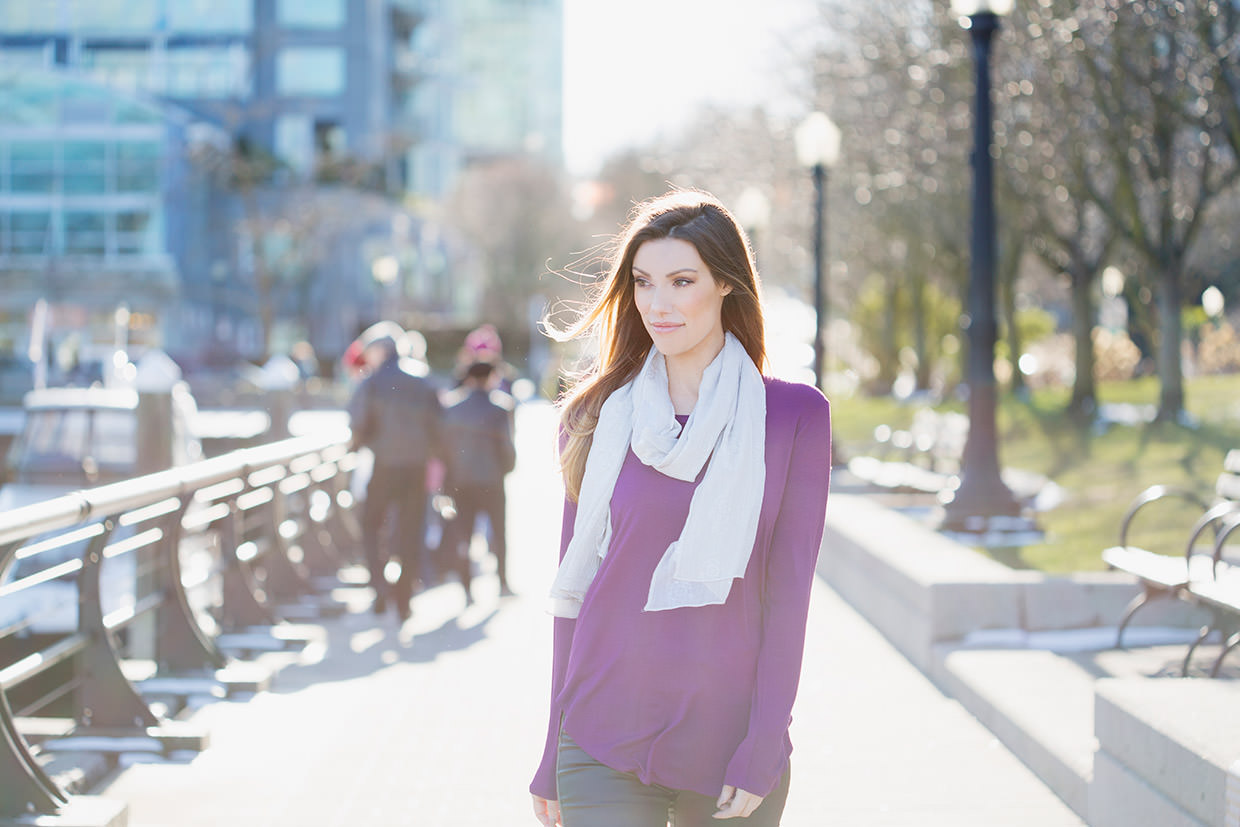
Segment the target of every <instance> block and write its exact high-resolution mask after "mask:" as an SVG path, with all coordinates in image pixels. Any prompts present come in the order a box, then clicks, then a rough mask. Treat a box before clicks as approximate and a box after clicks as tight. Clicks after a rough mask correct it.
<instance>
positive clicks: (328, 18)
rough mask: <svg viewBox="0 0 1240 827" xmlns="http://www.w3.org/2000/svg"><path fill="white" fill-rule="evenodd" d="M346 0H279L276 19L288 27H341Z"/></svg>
mask: <svg viewBox="0 0 1240 827" xmlns="http://www.w3.org/2000/svg"><path fill="white" fill-rule="evenodd" d="M345 14H346V6H345V0H277V4H276V20H277V22H278V23H279V24H280V25H281V26H283V27H284V28H286V29H339V28H341V27H343V26H344V21H345Z"/></svg>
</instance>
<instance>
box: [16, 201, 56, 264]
mask: <svg viewBox="0 0 1240 827" xmlns="http://www.w3.org/2000/svg"><path fill="white" fill-rule="evenodd" d="M51 231H52V214H51V212H50V211H48V210H13V211H12V212H11V213H9V236H8V249H7V250H6V251H5V252H8V253H11V254H13V255H27V256H30V255H36V256H37V255H44V254H46V253H49V252H51V251H52V245H51V238H50V236H51Z"/></svg>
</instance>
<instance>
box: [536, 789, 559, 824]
mask: <svg viewBox="0 0 1240 827" xmlns="http://www.w3.org/2000/svg"><path fill="white" fill-rule="evenodd" d="M534 815H536V816H538V821H539V822H540V823H541V824H542V825H543V827H562V824H561V822H560V802H559V801H549V800H547V799H545V798H543V797H542V796H539V795H536V796H534Z"/></svg>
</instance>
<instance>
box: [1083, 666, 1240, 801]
mask: <svg viewBox="0 0 1240 827" xmlns="http://www.w3.org/2000/svg"><path fill="white" fill-rule="evenodd" d="M1095 698H1096V700H1095V711H1094V731H1095V733H1096V734H1097V737H1098V745H1099V750H1100V753H1106V755H1107V759H1108V760H1112V761H1114V762H1116V763H1117V764H1118V765H1120V766H1121V767H1123V768H1124V769H1125V770H1126V771H1127V772H1128V773H1130V774H1131V775H1133V776H1134V777H1136V778H1138V779H1140V780H1141V781H1143V782H1145V783H1146V784H1148V785H1149V786H1150V787H1152V788H1153V789H1155V790H1157V791H1158V792H1159V793H1160V794H1161V795H1162V796H1164V797H1165V798H1167V799H1168V800H1169V801H1171V802H1172V803H1174V804H1175V805H1176V806H1177V807H1179V808H1180V809H1182V810H1184V811H1185V812H1186V813H1188V814H1190V815H1191V816H1192V817H1193V818H1195V819H1197V820H1199V821H1201V822H1203V823H1205V824H1223V823H1224V820H1225V818H1226V808H1227V800H1226V799H1227V786H1228V776H1229V769H1230V768H1231V767H1232V766H1233V765H1234V764H1235V763H1236V761H1237V760H1240V715H1237V714H1236V711H1237V710H1240V684H1237V683H1236V682H1235V681H1231V680H1209V679H1203V678H1145V679H1142V678H1103V679H1101V680H1099V681H1098V682H1097V684H1096V686H1095ZM1100 783H1101V782H1100ZM1099 795H1100V796H1106V797H1111V794H1110V793H1108V792H1107V791H1105V790H1100V791H1099Z"/></svg>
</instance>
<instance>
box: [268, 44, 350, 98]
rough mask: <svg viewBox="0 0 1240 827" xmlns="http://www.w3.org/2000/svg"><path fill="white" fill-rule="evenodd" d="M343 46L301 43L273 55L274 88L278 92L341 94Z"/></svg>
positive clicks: (309, 95)
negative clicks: (302, 44) (274, 67)
mask: <svg viewBox="0 0 1240 827" xmlns="http://www.w3.org/2000/svg"><path fill="white" fill-rule="evenodd" d="M344 72H345V68H344V49H340V48H336V47H332V46H304V47H297V48H289V49H281V50H280V54H279V55H277V56H276V89H277V91H279V93H280V94H281V95H300V96H307V97H330V96H333V95H340V94H343V93H344V88H345V76H344Z"/></svg>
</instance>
